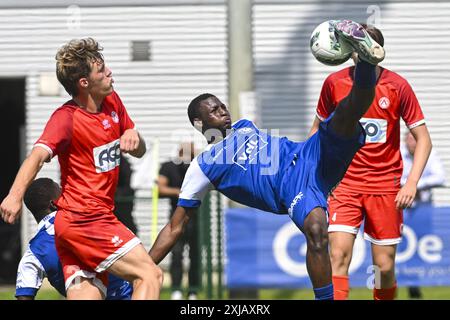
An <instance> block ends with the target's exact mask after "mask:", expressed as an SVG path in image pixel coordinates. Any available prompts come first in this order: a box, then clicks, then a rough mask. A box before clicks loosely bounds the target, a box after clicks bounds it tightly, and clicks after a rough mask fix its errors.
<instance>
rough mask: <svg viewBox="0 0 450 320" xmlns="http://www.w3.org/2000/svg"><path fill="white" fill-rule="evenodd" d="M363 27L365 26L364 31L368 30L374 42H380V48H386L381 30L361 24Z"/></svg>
mask: <svg viewBox="0 0 450 320" xmlns="http://www.w3.org/2000/svg"><path fill="white" fill-rule="evenodd" d="M361 25H362V26H363V28H364V29H366V31H367V32H368V33H369V35H370V36H371V37H372V39H373V40H375V41H376V42H378V44H379V45H380V46H382V47H384V37H383V34H382V33H381V31H380V29H378V28H376V27H374V26H372V25H367V24H365V23H361Z"/></svg>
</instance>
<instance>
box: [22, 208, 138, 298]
mask: <svg viewBox="0 0 450 320" xmlns="http://www.w3.org/2000/svg"><path fill="white" fill-rule="evenodd" d="M55 214H56V213H50V214H49V215H47V216H45V217H44V218H43V219H42V220H41V221H40V222H39V225H38V232H37V233H36V235H35V236H34V237H33V239H31V240H30V243H29V246H28V249H27V251H26V252H25V254H24V256H23V257H22V259H21V260H20V263H19V267H18V271H17V281H16V297H19V296H29V297H35V296H36V294H37V291H38V290H39V288H40V287H41V285H42V281H43V280H44V278H45V277H47V279H48V281H49V282H50V284H51V285H52V286H53V287H54V288H55V289H56V290H57V291H58V292H59V293H60V294H61V295H63V296H66V289H65V283H64V274H63V270H62V266H61V262H60V260H59V257H58V253H57V252H56V247H55V227H54V222H55ZM131 294H132V286H131V285H130V283H129V282H127V281H125V280H122V279H120V278H117V277H115V276H113V275H109V284H108V288H107V295H106V299H107V300H127V299H130V298H131Z"/></svg>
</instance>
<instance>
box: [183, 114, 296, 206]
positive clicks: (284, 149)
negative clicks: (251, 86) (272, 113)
mask: <svg viewBox="0 0 450 320" xmlns="http://www.w3.org/2000/svg"><path fill="white" fill-rule="evenodd" d="M300 147H301V143H295V142H292V141H290V140H288V139H287V138H285V137H277V136H272V135H269V134H268V133H267V132H265V131H263V130H260V129H258V128H257V127H256V126H255V125H254V124H253V122H251V121H248V120H240V121H238V122H236V123H235V124H233V126H232V132H231V133H230V134H229V135H227V136H226V137H225V139H223V140H222V141H220V142H219V143H216V144H214V145H209V146H208V148H207V150H206V151H204V152H203V153H201V154H200V155H199V156H197V157H196V158H195V159H194V160H193V161H192V163H191V165H190V167H189V169H188V171H187V173H186V177H185V179H184V182H183V186H182V189H181V194H180V198H179V201H178V205H179V206H182V207H191V208H192V207H198V206H199V205H200V201H201V198H202V197H203V196H204V194H205V193H206V192H207V191H208V190H210V189H214V188H215V189H217V190H218V191H220V192H221V193H223V194H224V195H226V196H227V197H228V198H230V199H232V200H234V201H236V202H239V203H242V204H244V205H248V206H251V207H254V208H258V209H261V210H265V211H270V212H274V213H286V212H287V209H286V207H285V205H283V203H282V202H281V201H280V200H281V199H280V194H281V190H280V187H281V180H282V178H283V175H284V173H285V171H286V168H287V167H288V166H289V165H290V164H291V163H292V161H293V160H294V158H295V154H296V151H297V150H298V149H299V148H300Z"/></svg>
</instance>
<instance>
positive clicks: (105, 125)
mask: <svg viewBox="0 0 450 320" xmlns="http://www.w3.org/2000/svg"><path fill="white" fill-rule="evenodd" d="M102 124H103V129H109V128H111V124H110V123H109V121H108V119H105V120H103V121H102Z"/></svg>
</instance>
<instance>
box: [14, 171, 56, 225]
mask: <svg viewBox="0 0 450 320" xmlns="http://www.w3.org/2000/svg"><path fill="white" fill-rule="evenodd" d="M58 196H59V189H58V187H57V185H56V183H55V182H54V181H53V180H52V179H49V178H39V179H36V180H34V181H33V182H32V183H31V185H30V186H29V187H28V189H27V191H26V192H25V196H24V198H23V200H24V202H25V205H26V206H27V208H28V210H30V211H31V213H32V214H33V217H34V218H35V219H36V221H37V222H39V221H41V220H42V218H43V217H45V216H46V215H47V214H48V213H49V212H50V211H51V208H52V201H53V200H56V198H57V197H58Z"/></svg>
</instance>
